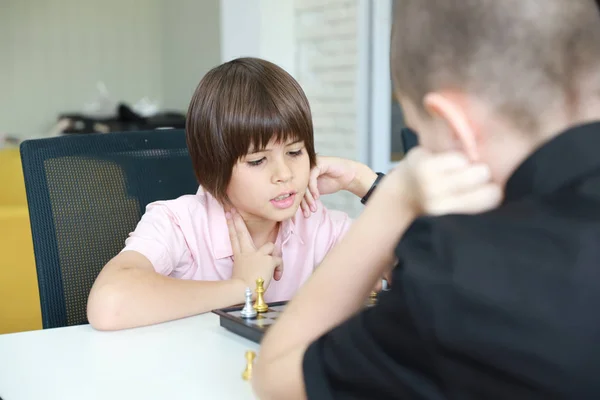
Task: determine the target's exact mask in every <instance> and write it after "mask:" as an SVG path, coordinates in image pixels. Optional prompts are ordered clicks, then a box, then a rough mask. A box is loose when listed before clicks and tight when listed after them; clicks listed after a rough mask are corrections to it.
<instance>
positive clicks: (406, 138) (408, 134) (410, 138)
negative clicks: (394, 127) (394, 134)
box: [400, 128, 419, 154]
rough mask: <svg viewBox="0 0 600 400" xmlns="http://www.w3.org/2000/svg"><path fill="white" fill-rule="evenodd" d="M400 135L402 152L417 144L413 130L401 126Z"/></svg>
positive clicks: (406, 151) (417, 140)
mask: <svg viewBox="0 0 600 400" xmlns="http://www.w3.org/2000/svg"><path fill="white" fill-rule="evenodd" d="M400 135H401V136H402V148H403V149H404V154H406V153H408V152H409V150H410V149H412V148H413V147H416V146H418V145H419V139H418V137H417V134H416V132H415V131H413V130H412V129H410V128H402V131H401V133H400Z"/></svg>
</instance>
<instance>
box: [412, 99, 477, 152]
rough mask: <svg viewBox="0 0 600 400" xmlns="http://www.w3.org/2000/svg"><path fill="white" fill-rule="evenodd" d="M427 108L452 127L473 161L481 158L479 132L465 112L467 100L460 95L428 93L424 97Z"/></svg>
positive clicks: (430, 112)
mask: <svg viewBox="0 0 600 400" xmlns="http://www.w3.org/2000/svg"><path fill="white" fill-rule="evenodd" d="M423 105H424V107H425V110H426V111H427V112H428V113H429V114H431V116H433V117H434V118H439V119H441V120H442V121H443V122H444V123H445V124H446V125H447V126H448V128H449V129H450V131H451V132H452V134H453V135H454V137H455V139H457V140H458V142H459V143H460V145H461V148H462V150H463V151H464V152H465V154H466V155H467V157H469V159H470V160H471V161H478V160H479V156H480V154H479V146H478V145H477V143H478V140H479V138H478V133H477V131H476V130H475V129H474V126H473V123H472V121H471V120H470V119H469V117H468V116H467V113H466V112H465V111H466V110H465V101H464V99H463V101H461V99H460V98H459V96H458V95H452V94H442V93H428V94H427V95H426V96H425V97H424V99H423Z"/></svg>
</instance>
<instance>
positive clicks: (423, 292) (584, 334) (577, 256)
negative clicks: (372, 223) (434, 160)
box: [303, 123, 600, 400]
mask: <svg viewBox="0 0 600 400" xmlns="http://www.w3.org/2000/svg"><path fill="white" fill-rule="evenodd" d="M396 254H397V256H398V259H399V260H400V265H399V266H398V268H396V270H395V272H394V275H393V280H392V290H391V291H390V292H387V293H384V294H383V295H382V296H381V299H380V301H379V304H378V306H376V307H374V308H371V309H368V310H366V311H364V312H362V313H360V314H358V315H357V316H356V317H354V318H352V319H350V320H348V321H346V322H345V323H343V324H342V325H340V326H339V327H337V328H335V329H334V330H333V331H331V332H329V333H327V334H325V335H324V336H322V337H321V338H319V339H318V340H317V341H316V342H314V343H313V344H311V346H310V347H309V348H308V350H307V352H306V354H305V357H304V363H303V371H304V379H305V383H306V390H307V393H308V396H309V398H310V399H333V398H336V399H450V398H451V399H511V400H512V399H525V398H527V399H552V398H569V399H600V123H593V124H588V125H584V126H579V127H575V128H572V129H569V130H568V131H567V132H564V133H563V134H561V135H559V136H558V137H556V138H554V139H553V140H551V141H550V142H548V143H546V144H545V145H544V146H542V147H541V148H540V149H539V150H537V151H536V152H535V153H534V154H533V155H532V156H531V157H530V158H529V159H527V160H526V161H525V162H524V163H523V164H522V165H521V166H520V167H519V168H518V169H517V171H516V172H515V173H514V174H513V176H512V177H511V178H510V179H509V181H508V184H507V187H506V200H505V202H504V203H503V204H502V206H501V207H499V208H497V209H495V210H493V211H491V212H487V213H484V214H479V215H474V216H468V215H448V216H442V217H435V218H433V217H429V218H420V219H418V220H416V221H415V222H414V223H413V224H412V225H411V226H410V228H409V229H408V231H407V232H406V234H405V235H404V237H403V238H402V240H401V242H400V244H399V245H398V248H397V250H396Z"/></svg>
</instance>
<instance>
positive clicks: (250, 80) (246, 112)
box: [186, 58, 316, 203]
mask: <svg viewBox="0 0 600 400" xmlns="http://www.w3.org/2000/svg"><path fill="white" fill-rule="evenodd" d="M186 137H187V145H188V149H189V152H190V156H191V159H192V164H193V167H194V170H195V173H196V178H197V179H198V183H199V184H200V185H201V186H202V187H203V188H204V189H205V190H206V191H207V192H208V193H210V194H211V195H213V196H214V197H215V198H216V199H217V200H219V201H220V202H221V203H223V202H225V201H227V194H226V193H227V186H228V185H229V181H230V180H231V174H232V171H233V167H234V166H235V164H236V163H237V162H238V161H239V160H240V159H241V158H242V157H244V156H245V155H246V154H248V152H249V150H250V149H251V148H252V149H253V150H259V149H264V148H265V147H266V146H267V145H268V144H269V142H270V141H271V140H275V142H277V143H285V142H288V141H290V140H293V141H295V140H302V141H303V142H304V145H305V146H306V152H307V154H308V157H309V160H310V166H311V167H314V166H315V164H316V155H315V148H314V136H313V123H312V116H311V111H310V106H309V103H308V100H307V98H306V96H305V94H304V91H303V90H302V88H301V87H300V85H299V84H298V82H296V80H295V79H294V78H292V76H291V75H289V74H288V73H287V72H286V71H284V70H283V69H282V68H280V67H278V66H277V65H275V64H273V63H271V62H268V61H265V60H261V59H257V58H238V59H235V60H232V61H229V62H227V63H224V64H222V65H219V66H217V67H215V68H213V69H212V70H211V71H209V72H208V73H207V74H206V75H205V76H204V77H203V78H202V80H201V81H200V83H199V84H198V87H197V88H196V91H195V92H194V95H193V96H192V99H191V102H190V105H189V109H188V113H187V117H186Z"/></svg>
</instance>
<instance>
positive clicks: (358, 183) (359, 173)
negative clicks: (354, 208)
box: [348, 162, 377, 199]
mask: <svg viewBox="0 0 600 400" xmlns="http://www.w3.org/2000/svg"><path fill="white" fill-rule="evenodd" d="M355 163H356V166H355V169H356V176H355V178H354V180H353V181H352V183H350V186H349V187H348V191H349V192H350V193H353V194H354V195H355V196H357V197H359V198H361V199H362V198H363V197H365V195H366V194H367V192H368V191H369V189H370V188H371V186H372V185H373V182H375V179H377V174H376V173H375V172H374V171H373V170H372V169H371V168H369V167H368V166H367V165H365V164H362V163H359V162H355Z"/></svg>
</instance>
